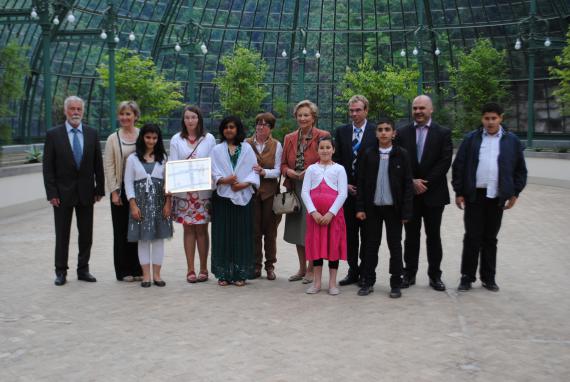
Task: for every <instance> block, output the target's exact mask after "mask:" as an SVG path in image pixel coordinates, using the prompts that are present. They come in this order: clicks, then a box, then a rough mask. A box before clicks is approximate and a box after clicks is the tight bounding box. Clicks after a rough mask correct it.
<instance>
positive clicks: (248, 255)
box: [212, 116, 259, 286]
mask: <svg viewBox="0 0 570 382" xmlns="http://www.w3.org/2000/svg"><path fill="white" fill-rule="evenodd" d="M219 131H220V141H221V143H220V144H218V145H216V147H214V149H213V150H212V178H213V180H214V182H215V183H216V192H215V193H214V195H213V197H212V200H213V204H214V216H213V219H212V272H213V273H214V275H216V277H217V278H218V285H220V286H226V285H228V284H229V283H233V284H234V285H236V286H244V285H245V280H247V279H249V278H251V277H252V276H253V274H254V253H253V202H252V197H253V193H254V189H253V187H256V188H258V187H259V175H258V174H257V173H255V172H254V171H253V168H254V166H255V165H256V164H257V158H256V156H255V153H254V151H253V149H252V148H251V145H250V144H249V143H247V142H245V131H244V128H243V124H242V122H241V120H240V119H239V118H238V117H234V116H230V117H226V118H224V119H223V120H222V122H221V123H220V129H219Z"/></svg>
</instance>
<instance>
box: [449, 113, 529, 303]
mask: <svg viewBox="0 0 570 382" xmlns="http://www.w3.org/2000/svg"><path fill="white" fill-rule="evenodd" d="M481 114H482V118H481V122H482V124H483V126H482V127H481V128H479V129H477V130H474V131H472V132H470V133H468V134H467V135H466V136H465V138H464V139H463V142H462V143H461V146H460V147H459V150H458V152H457V155H456V157H455V161H454V162H453V166H452V169H453V172H452V174H453V175H452V181H451V183H452V185H453V190H454V191H455V195H456V197H455V204H456V205H457V207H459V208H460V209H462V210H463V209H464V210H465V213H464V215H463V221H464V223H465V236H464V237H463V253H462V258H461V282H460V284H459V287H458V288H457V289H458V290H459V291H467V290H469V289H471V283H473V282H475V280H476V278H475V273H476V271H477V263H478V260H479V254H481V265H480V267H479V276H480V278H481V283H482V285H483V287H484V288H486V289H488V290H490V291H493V292H498V291H499V286H498V285H497V283H496V282H495V269H496V263H497V235H498V234H499V229H500V228H501V220H502V218H503V210H508V209H510V208H512V207H513V206H514V205H515V203H516V201H517V198H518V196H519V193H520V192H521V191H522V190H523V188H524V187H525V185H526V178H527V170H526V164H525V160H524V155H523V150H524V147H523V145H522V144H521V142H520V140H519V139H518V137H517V136H516V135H514V134H513V133H511V132H509V131H507V130H506V129H505V128H504V127H503V126H502V125H501V122H502V121H503V108H502V107H501V106H500V105H498V104H496V103H488V104H485V105H484V106H483V108H482V110H481Z"/></svg>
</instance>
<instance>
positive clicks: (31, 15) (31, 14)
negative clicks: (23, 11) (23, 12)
mask: <svg viewBox="0 0 570 382" xmlns="http://www.w3.org/2000/svg"><path fill="white" fill-rule="evenodd" d="M30 17H31V18H32V19H37V18H38V12H37V11H36V7H33V8H32V12H30Z"/></svg>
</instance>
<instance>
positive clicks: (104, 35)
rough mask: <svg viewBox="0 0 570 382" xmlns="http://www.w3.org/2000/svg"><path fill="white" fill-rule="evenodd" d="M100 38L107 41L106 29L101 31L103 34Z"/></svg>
mask: <svg viewBox="0 0 570 382" xmlns="http://www.w3.org/2000/svg"><path fill="white" fill-rule="evenodd" d="M99 37H101V40H106V39H107V33H105V29H103V30H102V31H101V34H100V35H99Z"/></svg>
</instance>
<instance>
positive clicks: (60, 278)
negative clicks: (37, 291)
mask: <svg viewBox="0 0 570 382" xmlns="http://www.w3.org/2000/svg"><path fill="white" fill-rule="evenodd" d="M66 282H67V280H66V278H65V274H64V273H56V274H55V281H54V282H53V283H54V284H55V285H57V286H62V285H64V284H65V283H66Z"/></svg>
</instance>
